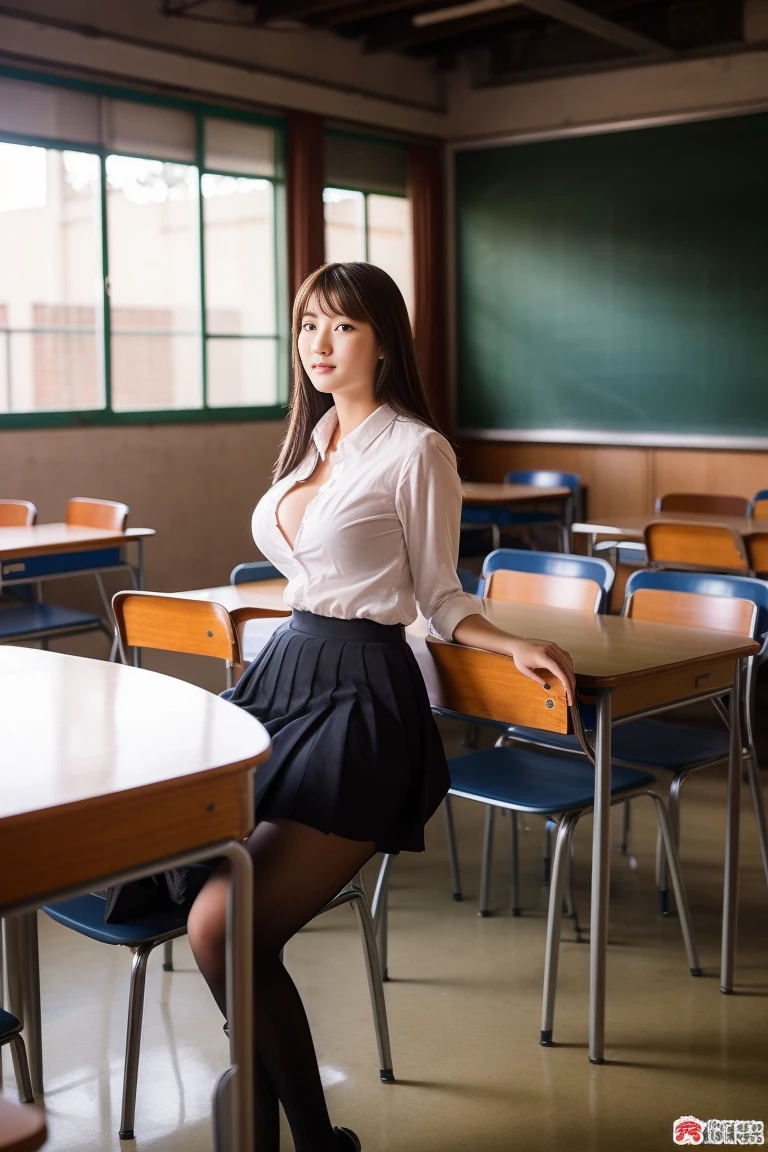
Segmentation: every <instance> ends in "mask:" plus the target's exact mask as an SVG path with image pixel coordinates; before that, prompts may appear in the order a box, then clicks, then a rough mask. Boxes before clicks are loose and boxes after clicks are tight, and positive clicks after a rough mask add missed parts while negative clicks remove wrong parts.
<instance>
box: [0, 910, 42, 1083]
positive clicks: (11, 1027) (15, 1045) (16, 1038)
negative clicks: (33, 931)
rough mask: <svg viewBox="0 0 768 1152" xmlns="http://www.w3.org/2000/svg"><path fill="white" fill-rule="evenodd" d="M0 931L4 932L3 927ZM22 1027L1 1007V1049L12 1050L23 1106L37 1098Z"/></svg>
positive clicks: (0, 1073)
mask: <svg viewBox="0 0 768 1152" xmlns="http://www.w3.org/2000/svg"><path fill="white" fill-rule="evenodd" d="M0 931H2V926H1V925H0ZM0 966H2V948H0ZM1 1004H2V997H1V996H0V1005H1ZM22 1027H23V1025H22V1023H21V1021H20V1020H19V1019H18V1017H16V1016H14V1015H13V1013H11V1012H8V1011H6V1010H4V1009H3V1008H2V1007H0V1048H3V1047H4V1045H6V1044H7V1045H8V1046H9V1047H10V1049H11V1059H12V1060H13V1073H14V1076H15V1077H16V1087H17V1088H18V1092H19V1100H20V1101H21V1103H22V1104H34V1102H35V1096H34V1093H33V1091H32V1079H31V1077H30V1075H29V1063H28V1061H27V1049H26V1046H25V1044H24V1039H23V1037H22V1035H21V1029H22ZM2 1090H3V1063H2V1060H1V1059H0V1093H2Z"/></svg>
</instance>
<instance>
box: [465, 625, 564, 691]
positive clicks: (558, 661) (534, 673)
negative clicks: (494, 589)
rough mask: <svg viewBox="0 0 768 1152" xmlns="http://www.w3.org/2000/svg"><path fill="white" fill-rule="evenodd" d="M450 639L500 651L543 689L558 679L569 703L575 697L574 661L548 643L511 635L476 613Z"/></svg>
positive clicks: (472, 646) (468, 645)
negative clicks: (551, 681) (509, 657)
mask: <svg viewBox="0 0 768 1152" xmlns="http://www.w3.org/2000/svg"><path fill="white" fill-rule="evenodd" d="M453 639H454V640H455V641H456V643H457V644H466V645H467V647H469V648H483V649H485V651H486V652H500V653H501V654H502V655H503V656H511V657H512V659H513V660H514V662H515V667H516V668H517V669H518V670H519V671H520V672H522V673H523V675H524V676H529V677H530V678H531V680H535V681H536V683H537V684H541V686H542V687H544V685H545V684H547V683H549V681H550V680H553V679H554V680H559V681H560V683H561V684H562V686H563V688H564V689H565V696H566V699H567V701H568V703H569V704H573V701H574V698H575V694H576V677H575V675H574V671H573V660H571V657H570V656H569V655H568V653H567V652H566V651H565V650H564V649H563V648H561V647H560V646H559V644H552V643H551V642H550V641H549V640H528V639H526V638H525V637H524V636H511V635H510V634H509V632H504V631H502V629H501V628H497V627H496V625H495V624H492V623H491V622H490V620H486V618H485V617H484V616H481V615H480V614H479V613H478V614H477V615H472V616H465V617H464V619H463V620H462V621H460V623H458V624H457V625H456V628H455V629H454V633H453Z"/></svg>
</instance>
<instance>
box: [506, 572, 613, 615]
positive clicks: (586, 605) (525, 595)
mask: <svg viewBox="0 0 768 1152" xmlns="http://www.w3.org/2000/svg"><path fill="white" fill-rule="evenodd" d="M484 596H485V597H486V598H487V599H488V600H514V601H515V602H516V603H518V604H539V605H542V606H545V607H550V608H575V609H578V610H580V611H582V612H597V610H598V607H599V604H600V597H601V589H600V586H599V585H598V584H596V583H595V581H594V580H586V579H584V578H582V577H580V576H553V575H550V574H549V573H541V572H519V571H516V570H514V569H511V568H497V569H496V570H495V571H494V572H490V573H489V574H488V575H487V576H486V578H485V592H484Z"/></svg>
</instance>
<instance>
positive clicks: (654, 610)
mask: <svg viewBox="0 0 768 1152" xmlns="http://www.w3.org/2000/svg"><path fill="white" fill-rule="evenodd" d="M756 613H757V608H756V606H755V604H754V603H753V602H752V601H751V600H737V599H736V598H735V597H733V596H705V595H703V594H702V593H700V592H679V591H672V590H671V589H667V588H638V589H637V591H636V592H632V593H631V594H630V596H629V597H628V599H627V605H626V615H627V616H631V617H632V619H633V620H647V621H650V622H651V623H653V624H679V625H682V626H683V627H688V628H710V629H712V630H713V631H715V632H736V633H739V634H740V635H742V636H752V634H753V630H754V626H755V616H756Z"/></svg>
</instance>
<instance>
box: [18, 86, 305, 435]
mask: <svg viewBox="0 0 768 1152" xmlns="http://www.w3.org/2000/svg"><path fill="white" fill-rule="evenodd" d="M0 77H3V78H6V79H10V80H21V81H27V82H31V83H35V84H46V85H49V86H51V87H54V88H68V89H73V90H76V91H81V92H88V93H90V94H91V95H96V96H104V97H109V98H112V99H117V100H130V101H133V102H135V103H139V104H145V105H151V106H155V107H157V106H160V107H164V108H174V109H176V110H180V111H184V112H187V113H191V114H192V115H193V116H194V119H195V156H194V159H191V160H188V161H181V160H179V159H178V158H173V159H169V158H168V157H163V156H162V155H160V154H159V153H157V152H153V150H152V148H148V149H147V150H146V151H145V152H144V153H143V154H141V155H139V154H138V153H136V152H125V151H120V150H116V149H111V148H106V147H104V146H103V145H90V144H83V143H82V141H79V142H77V143H74V142H71V141H67V140H62V139H56V140H54V139H51V138H49V137H40V136H25V135H21V134H18V133H10V132H2V133H0V141H2V143H8V144H21V145H26V146H28V147H37V148H46V149H50V150H54V151H58V152H82V153H87V154H88V155H94V156H97V157H98V159H99V182H100V183H99V194H100V201H101V264H102V267H101V272H102V305H101V306H102V317H103V324H102V326H101V332H98V331H97V355H98V356H99V358H100V361H101V363H102V365H103V384H104V407H103V408H92V409H76V410H57V411H37V412H0V432H2V431H6V430H12V429H22V428H71V427H91V426H93V427H99V426H101V427H103V426H115V425H117V426H120V425H144V426H151V425H154V424H212V423H225V422H229V423H231V422H233V421H234V422H240V421H256V420H263V421H266V420H283V419H284V418H285V412H286V406H287V403H288V392H289V361H290V344H289V337H290V332H289V323H288V312H287V309H286V308H285V307H284V306H281V305H282V304H283V302H284V301H285V300H287V299H288V261H287V235H286V219H287V216H286V196H285V121H284V119H283V118H282V117H280V116H273V115H269V114H267V113H260V112H255V111H254V112H251V111H246V110H244V109H238V108H230V107H228V106H226V105H218V104H209V103H207V102H203V101H197V100H185V99H182V98H180V97H174V96H163V95H157V94H155V93H152V92H144V91H142V90H140V89H133V88H123V87H119V86H114V85H108V84H101V83H96V82H92V81H87V80H79V79H76V78H73V77H67V76H58V75H55V74H51V73H39V72H34V71H29V70H27V69H21V68H12V67H6V66H4V65H0ZM206 118H216V119H223V120H233V121H236V122H239V123H243V124H255V125H259V126H263V127H269V128H271V129H272V130H273V132H274V149H275V173H274V175H273V176H254V174H253V173H252V172H250V173H248V172H237V171H235V170H234V169H233V170H231V171H230V170H229V169H227V170H226V171H222V170H221V169H213V168H208V167H206V165H205V121H206ZM108 156H129V157H135V158H138V159H143V160H159V161H160V162H163V163H169V164H187V165H189V166H191V167H193V168H195V169H196V171H197V181H198V212H197V228H198V266H199V285H200V287H199V294H198V308H199V321H200V326H199V332H200V349H199V354H200V356H201V358H202V364H201V399H202V406H201V407H199V408H174V409H154V408H152V409H137V410H136V411H115V410H114V409H113V408H112V371H111V340H112V325H111V309H110V300H109V249H108V232H107V228H108V204H107V181H106V162H107V157H108ZM208 173H210V174H212V175H226V176H234V177H236V178H237V177H238V176H241V177H243V178H245V179H249V180H254V179H257V180H265V181H267V182H268V183H269V184H270V185H271V186H272V200H273V222H274V228H273V243H272V257H273V275H274V285H275V331H274V333H273V334H271V335H264V336H260V337H250V336H241V337H239V338H240V339H254V338H259V339H267V340H273V341H275V343H276V383H277V401H276V403H275V404H272V405H264V406H253V405H243V406H238V407H218V406H215V407H208V406H207V400H208V339H209V334H208V323H207V303H206V284H205V247H204V238H205V208H204V205H203V195H202V188H201V185H202V178H203V176H204V175H206V174H208ZM97 328H98V320H97ZM213 338H216V337H213ZM227 338H228V339H233V338H238V337H232V336H230V337H227Z"/></svg>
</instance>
